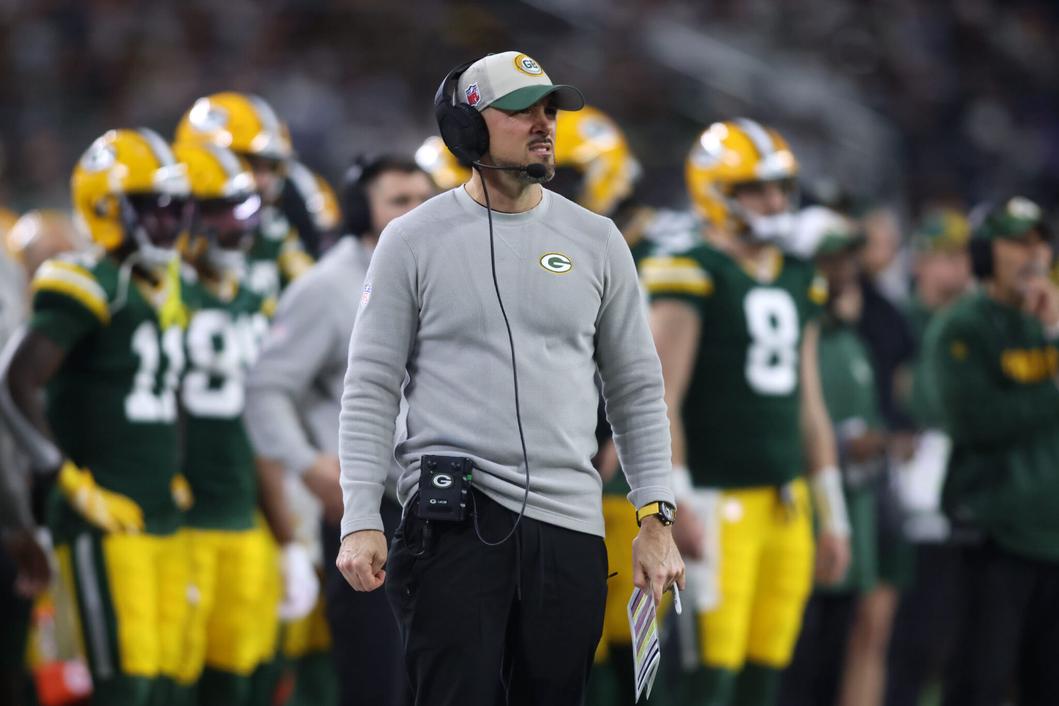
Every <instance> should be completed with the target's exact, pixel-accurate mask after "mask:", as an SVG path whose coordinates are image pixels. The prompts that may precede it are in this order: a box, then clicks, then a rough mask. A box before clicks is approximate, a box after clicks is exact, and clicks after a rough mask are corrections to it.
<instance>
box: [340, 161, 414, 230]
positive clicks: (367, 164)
mask: <svg viewBox="0 0 1059 706" xmlns="http://www.w3.org/2000/svg"><path fill="white" fill-rule="evenodd" d="M389 171H394V172H402V173H405V174H412V173H415V172H421V173H423V174H424V175H426V176H427V177H429V176H430V175H429V174H427V173H426V172H425V171H424V170H423V168H422V167H420V166H419V165H418V164H416V163H415V160H413V159H410V158H407V157H401V156H399V155H396V154H383V155H379V156H377V157H371V158H369V157H366V156H364V155H357V156H356V157H355V158H354V159H353V163H352V164H351V165H349V168H348V169H347V170H346V174H345V176H344V177H343V178H342V194H341V196H340V199H341V202H342V214H343V219H344V223H343V226H344V227H343V232H345V233H349V234H352V235H353V236H354V237H357V238H359V237H361V236H362V235H364V234H365V233H367V232H370V231H371V230H372V228H373V227H374V222H373V221H374V218H373V216H372V211H371V199H370V198H368V187H370V186H371V184H372V183H373V182H374V181H375V180H376V179H377V178H378V177H379V176H380V175H381V174H383V173H384V172H389Z"/></svg>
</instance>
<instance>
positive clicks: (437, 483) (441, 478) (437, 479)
mask: <svg viewBox="0 0 1059 706" xmlns="http://www.w3.org/2000/svg"><path fill="white" fill-rule="evenodd" d="M430 482H431V483H433V484H434V487H436V488H448V487H449V486H451V485H452V476H450V475H447V474H445V473H439V474H437V475H436V476H434V477H433V478H431V479H430Z"/></svg>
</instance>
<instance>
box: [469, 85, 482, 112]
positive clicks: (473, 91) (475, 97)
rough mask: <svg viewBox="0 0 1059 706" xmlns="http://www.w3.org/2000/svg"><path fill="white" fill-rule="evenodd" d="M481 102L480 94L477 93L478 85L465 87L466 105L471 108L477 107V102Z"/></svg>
mask: <svg viewBox="0 0 1059 706" xmlns="http://www.w3.org/2000/svg"><path fill="white" fill-rule="evenodd" d="M481 100H482V94H481V93H479V92H478V84H477V83H472V84H471V85H470V86H467V105H469V106H471V107H472V108H473V107H474V106H476V105H478V102H479V101H481Z"/></svg>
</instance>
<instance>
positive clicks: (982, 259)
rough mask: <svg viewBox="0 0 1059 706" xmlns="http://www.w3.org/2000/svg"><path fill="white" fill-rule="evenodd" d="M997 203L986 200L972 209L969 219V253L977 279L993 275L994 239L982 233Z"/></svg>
mask: <svg viewBox="0 0 1059 706" xmlns="http://www.w3.org/2000/svg"><path fill="white" fill-rule="evenodd" d="M995 206H996V204H994V203H992V202H990V201H985V202H983V203H980V204H978V205H977V206H975V207H974V208H973V209H971V212H970V214H968V220H969V221H970V223H971V239H970V240H968V241H967V253H968V255H969V256H970V258H971V274H973V275H974V277H975V279H988V278H990V277H992V276H993V241H992V240H990V239H989V238H986V237H984V236H983V235H981V233H980V231H981V230H982V229H983V228H984V227H985V224H986V221H987V220H988V219H989V216H990V214H991V213H992V212H993V209H994V208H995Z"/></svg>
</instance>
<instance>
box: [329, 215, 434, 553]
mask: <svg viewBox="0 0 1059 706" xmlns="http://www.w3.org/2000/svg"><path fill="white" fill-rule="evenodd" d="M418 325H419V297H418V275H417V267H416V260H415V256H414V254H413V252H412V250H411V248H410V246H409V244H408V242H407V241H406V240H405V238H404V236H403V234H402V233H401V232H400V231H399V230H397V226H396V225H394V224H391V225H389V226H387V227H386V229H385V230H384V231H383V234H382V237H381V238H380V239H379V245H378V247H377V248H376V249H375V253H374V254H373V256H372V259H371V266H370V267H369V268H368V274H367V277H366V278H365V282H364V291H363V295H362V296H361V302H360V311H359V313H358V314H357V320H356V325H355V326H354V327H353V335H352V336H351V338H350V341H349V364H348V367H347V369H346V378H345V384H344V388H343V391H342V411H341V413H340V415H339V422H338V427H339V429H338V454H339V459H340V461H341V464H342V476H341V483H342V499H343V502H344V506H345V513H344V515H343V516H342V536H343V537H344V536H346V535H347V534H349V533H351V532H357V531H359V530H366V529H373V530H380V531H381V530H382V528H383V527H382V518H381V517H380V515H379V504H380V502H381V500H382V495H383V491H384V489H385V482H386V476H387V474H388V472H389V470H390V468H391V467H392V466H393V463H394V461H393V440H394V427H395V424H396V419H397V413H398V409H399V407H400V401H401V385H402V384H403V383H404V378H405V370H406V367H407V364H408V358H409V355H410V354H411V351H412V348H413V345H414V342H415V337H416V332H417V330H418Z"/></svg>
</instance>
